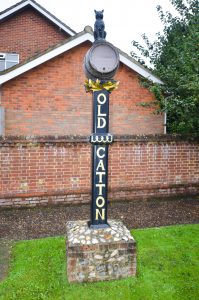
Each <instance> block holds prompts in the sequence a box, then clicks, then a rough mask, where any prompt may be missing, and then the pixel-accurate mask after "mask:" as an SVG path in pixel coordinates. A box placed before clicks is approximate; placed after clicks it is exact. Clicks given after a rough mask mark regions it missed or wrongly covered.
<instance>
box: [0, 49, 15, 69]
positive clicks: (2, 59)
mask: <svg viewBox="0 0 199 300" xmlns="http://www.w3.org/2000/svg"><path fill="white" fill-rule="evenodd" d="M18 63H19V54H16V53H2V52H1V53H0V72H1V71H4V70H6V69H9V68H11V67H13V66H15V65H17V64H18Z"/></svg>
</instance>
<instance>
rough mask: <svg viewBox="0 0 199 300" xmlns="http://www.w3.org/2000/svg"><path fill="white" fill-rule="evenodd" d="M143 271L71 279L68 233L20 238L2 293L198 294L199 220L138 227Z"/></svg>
mask: <svg viewBox="0 0 199 300" xmlns="http://www.w3.org/2000/svg"><path fill="white" fill-rule="evenodd" d="M132 234H133V236H134V237H135V239H136V241H137V247H138V274H137V277H135V278H127V279H123V280H118V281H110V282H98V283H83V284H71V285H69V284H68V282H67V278H66V260H65V257H66V253H65V238H64V237H56V238H45V239H40V240H31V241H21V242H17V243H16V244H15V246H14V248H13V251H12V261H11V266H10V273H9V276H8V277H7V278H6V279H5V280H4V281H3V282H1V283H0V299H1V300H4V299H5V300H7V299H17V300H29V299H31V300H34V299H50V300H51V299H53V300H59V299H60V300H61V299H63V300H64V299H67V300H70V299H71V300H76V299H77V300H78V299H80V300H81V299H82V300H87V299H94V300H98V299H99V300H101V299H102V300H103V299H109V300H111V299H114V300H117V299H121V300H124V299H135V300H139V299H140V300H154V299H157V300H161V299H163V300H174V299H175V300H178V299H179V300H188V299H190V300H198V299H199V225H183V226H170V227H161V228H152V229H142V230H139V229H138V230H132Z"/></svg>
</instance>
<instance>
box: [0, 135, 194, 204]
mask: <svg viewBox="0 0 199 300" xmlns="http://www.w3.org/2000/svg"><path fill="white" fill-rule="evenodd" d="M109 149H110V150H109V154H110V155H109V200H111V201H115V200H134V199H140V198H149V197H163V196H172V195H186V194H195V193H197V192H199V151H198V150H199V144H198V142H196V141H195V142H194V141H192V142H191V141H186V140H181V139H177V138H174V137H168V136H159V137H153V136H148V137H147V136H145V137H139V136H138V137H135V136H134V137H133V136H131V137H126V138H125V137H120V136H119V137H116V141H115V142H114V144H113V145H112V146H110V148H109ZM90 160H91V146H90V144H89V143H88V142H87V140H86V138H84V137H81V138H80V137H77V136H76V137H58V138H55V137H54V138H53V137H40V138H39V137H38V138H35V139H33V138H32V139H31V138H29V139H28V138H16V137H13V138H11V137H10V138H9V137H7V138H5V139H1V141H0V172H1V174H0V206H12V205H14V206H24V205H27V206H30V205H32V206H34V205H36V204H40V205H42V204H43V205H44V204H50V203H53V204H59V203H68V204H69V203H72V204H76V203H85V202H88V201H90V180H91V176H90V170H91V168H90Z"/></svg>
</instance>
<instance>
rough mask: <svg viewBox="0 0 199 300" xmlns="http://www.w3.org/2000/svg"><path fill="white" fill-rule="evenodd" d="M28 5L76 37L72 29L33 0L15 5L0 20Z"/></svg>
mask: <svg viewBox="0 0 199 300" xmlns="http://www.w3.org/2000/svg"><path fill="white" fill-rule="evenodd" d="M27 5H31V6H32V7H33V8H35V9H36V10H37V11H38V12H40V13H41V14H42V15H44V16H45V17H46V18H48V19H49V20H50V21H51V22H53V23H54V24H56V25H57V26H58V27H60V28H61V29H63V30H64V31H65V32H66V33H68V34H69V35H71V36H73V35H75V32H74V31H73V30H72V29H70V28H69V27H67V26H65V25H64V23H62V22H61V21H59V20H58V19H57V18H55V17H54V16H53V15H51V14H50V13H49V12H48V11H47V10H45V9H43V8H42V6H40V5H39V4H37V3H36V2H35V1H34V2H33V1H31V0H27V1H24V2H22V3H19V4H18V5H15V6H13V7H11V8H10V9H7V10H6V11H5V12H3V13H2V14H0V20H2V19H4V18H6V17H8V16H9V15H11V14H13V13H15V12H17V11H18V10H20V9H22V8H23V7H25V6H27Z"/></svg>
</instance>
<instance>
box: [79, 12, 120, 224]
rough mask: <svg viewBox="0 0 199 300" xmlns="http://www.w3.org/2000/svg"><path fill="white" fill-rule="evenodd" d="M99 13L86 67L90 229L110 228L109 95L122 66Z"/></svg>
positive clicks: (110, 141)
mask: <svg viewBox="0 0 199 300" xmlns="http://www.w3.org/2000/svg"><path fill="white" fill-rule="evenodd" d="M95 13H96V22H95V31H94V37H95V42H94V44H93V46H92V47H91V49H89V51H88V52H87V54H86V56H85V61H84V70H85V74H86V76H87V78H88V80H87V81H86V84H85V87H86V90H87V91H91V92H92V93H93V128H92V129H93V132H92V134H91V136H90V143H91V144H92V145H93V146H92V204H91V220H90V222H89V226H90V228H106V227H108V226H109V225H108V221H107V206H108V205H107V203H108V200H107V195H108V145H109V144H111V143H112V142H113V135H112V134H110V133H109V94H110V92H111V91H112V90H114V89H115V88H117V86H118V82H116V81H114V80H113V79H112V78H113V76H114V75H115V73H116V71H117V69H118V66H119V55H118V52H117V50H116V49H115V48H114V46H113V45H112V44H110V43H108V42H106V41H105V36H106V32H105V31H104V28H105V26H104V22H103V20H102V19H103V11H100V12H97V11H95Z"/></svg>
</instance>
